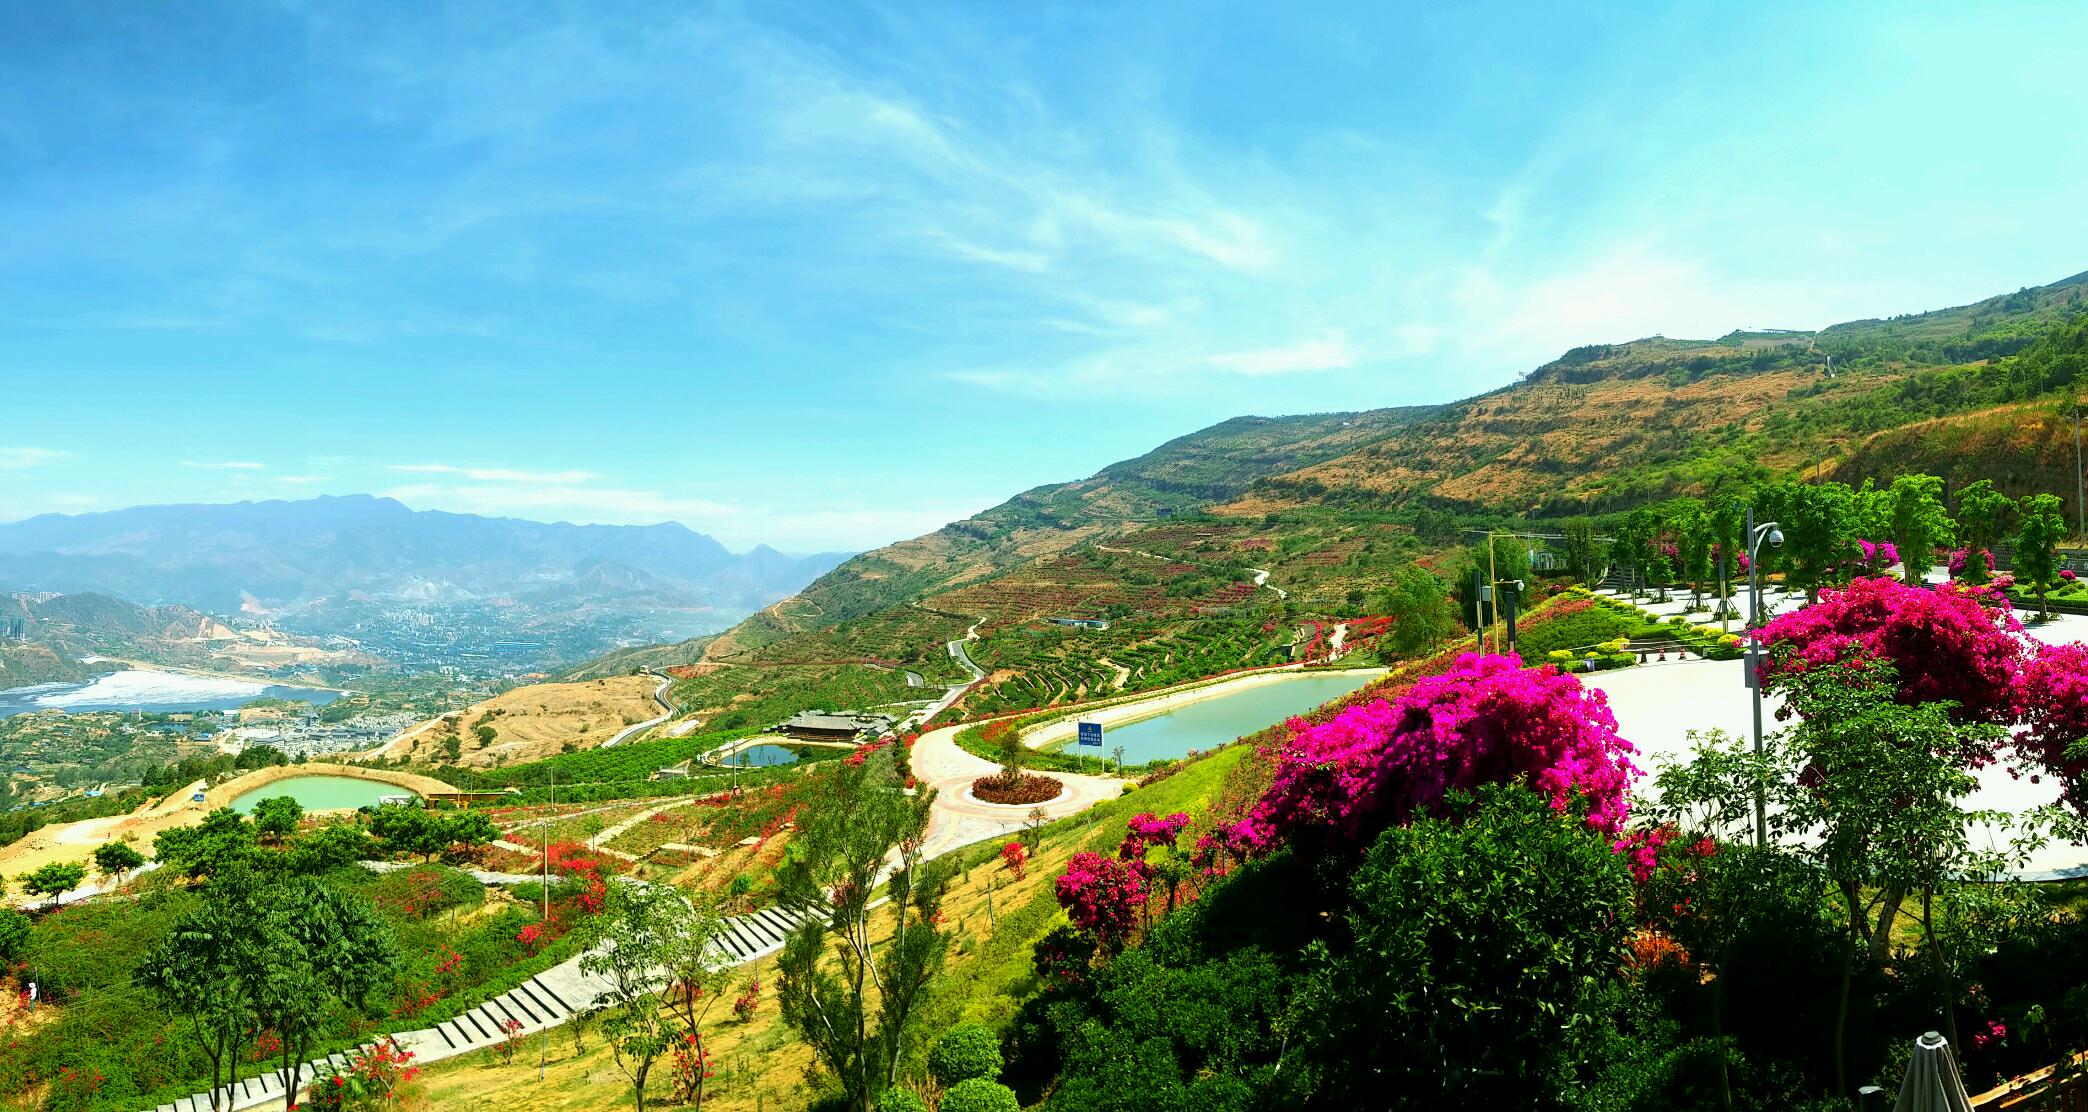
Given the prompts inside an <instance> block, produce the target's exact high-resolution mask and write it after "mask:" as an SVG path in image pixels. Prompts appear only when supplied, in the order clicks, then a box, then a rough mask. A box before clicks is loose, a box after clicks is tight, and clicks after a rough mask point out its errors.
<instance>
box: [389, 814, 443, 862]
mask: <svg viewBox="0 0 2088 1112" xmlns="http://www.w3.org/2000/svg"><path fill="white" fill-rule="evenodd" d="M370 833H372V834H374V835H376V836H377V840H378V841H379V842H380V843H382V844H383V847H384V850H385V852H387V853H417V854H419V855H420V857H421V860H423V861H433V860H434V859H435V855H436V854H438V853H441V852H442V851H443V850H446V849H448V848H449V846H450V840H449V827H448V824H447V823H445V822H444V821H443V820H442V818H441V816H438V815H436V814H435V813H434V812H432V811H429V810H426V809H425V808H421V807H402V806H397V805H390V806H384V807H379V808H377V810H376V812H375V813H374V814H372V815H371V816H370Z"/></svg>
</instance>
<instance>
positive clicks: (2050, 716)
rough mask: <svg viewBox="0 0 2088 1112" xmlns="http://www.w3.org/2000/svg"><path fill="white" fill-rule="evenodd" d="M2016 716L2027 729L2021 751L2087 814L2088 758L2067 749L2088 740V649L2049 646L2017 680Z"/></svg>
mask: <svg viewBox="0 0 2088 1112" xmlns="http://www.w3.org/2000/svg"><path fill="white" fill-rule="evenodd" d="M2015 713H2016V716H2017V717H2018V718H2019V719H2020V721H2021V723H2022V725H2021V728H2020V729H2019V730H2018V731H2017V733H2016V737H2015V748H2016V752H2017V753H2019V754H2021V755H2022V756H2023V758H2024V759H2025V760H2026V761H2027V762H2028V763H2030V764H2031V765H2033V766H2035V767H2037V768H2039V769H2042V770H2043V772H2044V773H2045V774H2048V775H2051V776H2054V777H2057V778H2058V780H2059V783H2060V798H2061V799H2062V800H2063V801H2065V802H2066V804H2067V805H2068V806H2071V807H2073V808H2074V809H2075V810H2076V811H2081V812H2083V813H2088V784H2084V783H2083V781H2084V779H2088V777H2084V776H2083V774H2084V773H2088V753H2083V754H2070V753H2069V752H2068V750H2070V749H2072V748H2073V746H2074V745H2075V744H2076V743H2078V742H2080V741H2081V740H2083V739H2084V738H2088V645H2083V644H2081V643H2080V642H2078V641H2075V642H2070V643H2068V644H2064V645H2046V646H2044V647H2043V648H2041V649H2040V650H2039V651H2038V653H2037V655H2036V657H2034V658H2033V659H2031V661H2030V662H2029V663H2028V664H2026V665H2024V666H2023V672H2022V675H2021V676H2020V677H2019V678H2018V679H2017V681H2016V698H2015Z"/></svg>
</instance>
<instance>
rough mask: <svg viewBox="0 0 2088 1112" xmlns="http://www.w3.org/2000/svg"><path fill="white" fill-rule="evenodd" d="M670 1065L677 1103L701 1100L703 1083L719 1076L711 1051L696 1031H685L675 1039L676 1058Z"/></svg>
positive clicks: (691, 1102)
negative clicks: (712, 1060)
mask: <svg viewBox="0 0 2088 1112" xmlns="http://www.w3.org/2000/svg"><path fill="white" fill-rule="evenodd" d="M669 1065H670V1067H671V1069H672V1076H673V1079H674V1100H675V1103H677V1104H693V1103H698V1102H700V1101H701V1099H702V1094H703V1083H704V1082H705V1081H708V1080H710V1079H711V1078H713V1077H716V1076H717V1071H716V1070H715V1069H714V1068H713V1064H712V1062H711V1055H710V1051H709V1050H707V1049H705V1048H704V1045H703V1036H702V1035H699V1034H697V1033H696V1032H694V1031H683V1032H682V1033H681V1038H679V1039H677V1040H675V1044H674V1059H673V1061H672V1062H671V1063H669Z"/></svg>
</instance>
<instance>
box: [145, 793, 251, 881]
mask: <svg viewBox="0 0 2088 1112" xmlns="http://www.w3.org/2000/svg"><path fill="white" fill-rule="evenodd" d="M254 851H255V845H254V827H253V824H251V823H249V822H247V821H246V818H245V816H243V815H241V814H240V813H239V812H237V811H234V810H233V809H231V808H230V807H220V808H218V809H217V810H215V811H212V812H211V813H209V814H207V815H205V816H203V821H202V822H200V823H198V824H196V825H195V826H182V827H175V828H174V829H171V830H162V831H160V832H159V835H158V836H157V837H155V838H154V839H153V840H152V856H153V858H154V859H156V860H158V861H159V862H160V863H161V864H163V865H166V866H167V867H168V868H171V869H177V870H179V871H181V872H182V873H184V874H186V875H188V876H191V877H207V876H214V875H216V874H217V873H219V872H221V871H223V870H225V869H228V868H232V867H234V866H237V865H242V864H247V863H250V862H252V860H253V858H254Z"/></svg>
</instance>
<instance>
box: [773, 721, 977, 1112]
mask: <svg viewBox="0 0 2088 1112" xmlns="http://www.w3.org/2000/svg"><path fill="white" fill-rule="evenodd" d="M891 749H892V747H890V746H887V747H885V748H883V749H879V750H875V751H873V752H871V753H870V754H869V755H868V756H867V757H866V759H864V760H863V761H862V762H861V763H859V764H848V763H843V764H842V765H841V767H839V768H837V769H836V770H835V771H834V774H833V775H834V781H833V783H832V785H831V787H830V789H829V790H828V792H827V793H826V795H825V796H824V797H823V799H822V800H821V805H820V806H819V807H818V808H815V809H814V810H813V811H812V813H811V814H810V816H808V817H807V818H806V820H805V822H804V826H803V829H801V830H800V831H799V834H798V837H797V839H796V840H795V841H794V842H793V844H792V847H791V856H790V858H789V859H788V860H787V861H786V863H785V866H784V867H783V869H781V870H780V871H779V872H778V874H777V883H778V886H779V889H780V890H781V892H782V894H783V897H784V898H785V899H786V900H789V901H790V902H792V903H796V904H800V905H807V906H813V907H820V908H824V909H826V914H825V915H824V916H823V917H822V918H819V919H814V920H810V921H808V922H807V923H806V924H805V925H804V926H802V927H800V928H799V929H798V930H797V931H795V932H793V933H792V934H791V936H790V938H789V939H788V940H787V941H786V942H785V944H784V947H783V953H782V956H781V958H780V959H779V962H778V965H779V971H778V972H779V983H778V986H777V997H778V999H779V1001H780V1002H781V1004H782V1008H783V1018H784V1019H785V1021H787V1022H788V1023H789V1024H790V1025H791V1026H792V1027H794V1028H796V1029H797V1031H798V1033H799V1034H800V1035H802V1036H804V1038H805V1041H806V1042H807V1043H809V1044H810V1045H811V1047H812V1050H813V1054H814V1056H815V1057H816V1058H817V1059H818V1061H819V1064H820V1065H821V1066H822V1067H823V1068H824V1069H825V1070H826V1071H827V1072H829V1073H831V1074H832V1075H833V1076H834V1078H835V1079H836V1080H837V1081H838V1082H840V1084H841V1088H842V1091H843V1093H844V1094H845V1096H846V1100H847V1104H848V1106H849V1107H850V1108H854V1109H858V1110H859V1112H870V1107H871V1101H872V1099H873V1098H874V1097H875V1096H876V1095H877V1094H878V1093H880V1092H882V1091H883V1090H884V1089H886V1088H888V1087H890V1086H891V1085H892V1084H893V1083H894V1082H896V1081H897V1079H898V1071H899V1063H900V1061H901V1060H902V1059H903V1058H904V1056H905V1048H906V1045H907V1042H908V1040H909V1039H910V1038H911V1037H912V1032H913V1028H914V1026H915V1022H916V1018H917V1017H916V1012H917V1010H918V1007H919V1005H920V1002H921V999H922V996H923V994H924V992H925V991H926V989H927V987H928V984H929V982H930V981H931V980H933V979H934V977H935V975H936V973H937V972H939V971H940V970H941V968H942V962H943V956H944V954H945V953H946V952H947V951H948V949H949V938H948V937H947V936H946V935H944V934H943V932H942V930H941V928H939V927H938V926H937V925H936V922H935V920H936V918H937V912H938V910H939V908H940V905H941V901H942V895H943V892H944V890H945V889H946V888H948V886H949V882H950V871H949V869H948V867H947V864H946V862H942V861H924V860H923V857H922V849H923V838H924V837H925V835H926V833H927V829H928V817H929V813H930V808H931V806H932V805H933V802H934V796H935V793H934V792H933V791H923V792H922V793H921V794H920V795H918V796H913V797H909V796H907V795H906V793H905V792H904V790H902V786H901V784H902V782H901V780H900V779H899V776H898V770H897V767H896V765H895V764H894V762H893V759H892V754H891ZM895 852H896V858H895V856H894V855H895ZM888 862H892V863H891V864H890V865H889V866H888V864H887V863H888ZM887 877H888V878H889V879H886V881H885V882H886V887H887V889H888V895H889V897H890V902H889V903H887V904H886V905H885V907H886V915H887V916H888V918H889V919H890V924H891V929H890V931H889V933H887V934H885V935H883V937H882V938H880V937H879V932H877V931H875V930H874V929H873V921H872V920H873V916H872V909H871V904H872V903H873V899H872V894H873V893H874V891H875V890H876V888H877V886H878V883H879V881H880V880H881V879H885V878H887ZM829 956H831V961H829V960H827V959H828V958H829Z"/></svg>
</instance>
